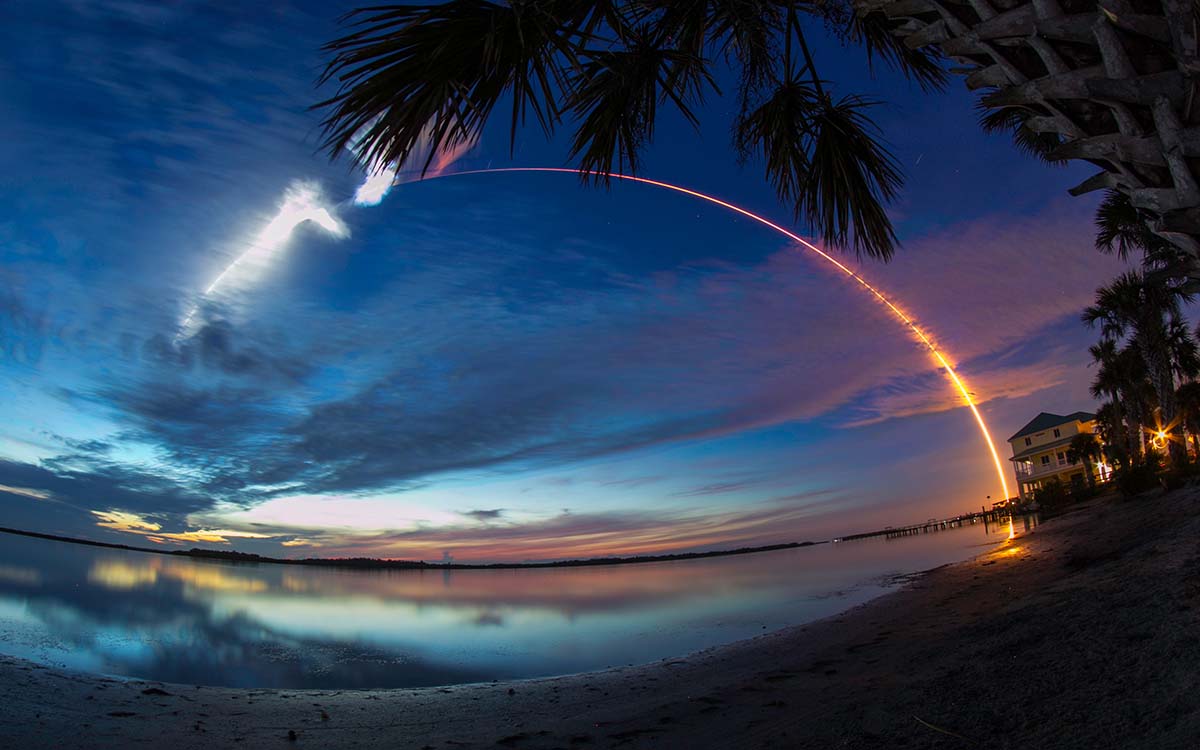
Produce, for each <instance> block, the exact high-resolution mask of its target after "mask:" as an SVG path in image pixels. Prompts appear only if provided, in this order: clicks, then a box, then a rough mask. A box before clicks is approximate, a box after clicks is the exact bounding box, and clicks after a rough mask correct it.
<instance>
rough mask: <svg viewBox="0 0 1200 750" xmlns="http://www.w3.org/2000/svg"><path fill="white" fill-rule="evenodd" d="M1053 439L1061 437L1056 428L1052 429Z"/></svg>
mask: <svg viewBox="0 0 1200 750" xmlns="http://www.w3.org/2000/svg"><path fill="white" fill-rule="evenodd" d="M1054 437H1056V438H1060V437H1062V433H1061V432H1059V430H1058V428H1057V427H1055V428H1054Z"/></svg>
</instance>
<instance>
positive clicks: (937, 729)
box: [913, 716, 979, 745]
mask: <svg viewBox="0 0 1200 750" xmlns="http://www.w3.org/2000/svg"><path fill="white" fill-rule="evenodd" d="M913 719H915V720H916V722H917V723H918V724H920V725H922V726H924V727H928V728H929V729H932V730H933V731H935V732H941V733H942V734H945V735H949V736H951V737H955V738H957V739H960V740H962V741H963V742H968V743H970V744H972V745H978V744H979V743H978V742H976V741H975V740H973V739H971V738H970V737H963V736H962V735H961V734H959V733H958V732H951V731H950V730H949V729H943V728H942V727H939V726H936V725H934V724H930V723H929V722H928V721H925V720H924V719H922V718H921V717H920V716H914V717H913Z"/></svg>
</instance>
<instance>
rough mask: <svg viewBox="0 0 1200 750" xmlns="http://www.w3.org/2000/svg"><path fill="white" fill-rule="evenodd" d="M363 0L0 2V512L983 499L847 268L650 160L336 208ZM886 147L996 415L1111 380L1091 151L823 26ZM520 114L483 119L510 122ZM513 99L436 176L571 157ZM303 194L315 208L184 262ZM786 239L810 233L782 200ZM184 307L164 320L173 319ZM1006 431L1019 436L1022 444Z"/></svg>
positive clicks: (944, 410) (905, 513) (314, 550)
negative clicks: (1081, 160)
mask: <svg viewBox="0 0 1200 750" xmlns="http://www.w3.org/2000/svg"><path fill="white" fill-rule="evenodd" d="M349 7H350V6H349V5H346V6H345V7H340V6H337V5H336V4H329V3H308V4H306V3H266V4H260V5H259V6H256V7H246V8H240V9H234V8H232V7H228V6H226V5H225V4H212V3H198V2H180V3H172V4H170V5H163V4H158V3H139V2H132V1H131V2H123V3H115V4H114V3H98V2H89V1H86V0H75V1H74V2H66V3H57V4H55V3H49V4H48V3H33V2H24V1H20V0H19V1H18V2H17V3H15V4H14V5H12V6H10V7H9V13H8V15H9V16H10V22H9V23H7V24H5V25H4V26H3V28H0V44H3V46H4V48H5V49H6V50H7V53H6V55H5V57H4V59H3V60H0V96H2V97H3V100H4V101H5V103H6V106H5V107H4V109H3V110H2V111H0V136H2V137H0V205H4V206H5V207H6V208H5V211H4V212H2V213H0V253H2V258H3V262H2V264H0V404H3V413H4V415H5V418H4V419H3V420H0V525H4V526H10V527H20V528H27V529H33V530H37V531H43V532H51V533H62V534H70V535H81V536H87V537H90V538H96V539H104V540H109V541H112V540H120V541H123V542H127V543H130V542H132V543H145V541H146V540H147V539H149V540H150V541H152V542H158V543H162V544H167V545H183V546H196V545H201V546H218V547H220V546H233V547H234V548H237V549H244V550H248V551H255V552H260V553H264V554H272V555H345V554H370V555H382V556H389V557H409V558H424V559H434V558H438V557H441V554H442V553H443V552H445V551H449V552H450V553H451V554H453V555H454V556H455V557H456V558H457V559H477V560H495V559H544V558H554V557H568V556H584V555H594V554H613V553H630V552H645V551H651V550H668V549H680V550H683V549H688V550H690V549H709V548H717V547H726V546H738V545H743V544H766V543H774V542H780V541H793V540H802V539H810V538H824V537H827V536H829V535H836V534H840V533H846V532H850V531H855V530H861V529H866V528H872V527H877V526H881V525H886V524H892V523H901V522H904V521H906V520H916V519H924V518H927V517H930V516H939V515H948V514H953V513H957V512H961V511H964V510H969V509H972V508H977V507H978V506H979V505H980V504H981V503H982V502H983V501H984V498H985V496H987V495H997V494H998V491H997V487H996V479H995V475H994V471H993V469H992V467H991V464H990V462H989V460H988V456H987V454H986V449H985V447H984V444H983V442H982V440H981V438H980V437H979V434H978V432H977V431H976V430H975V428H974V426H973V422H972V419H971V417H970V414H969V412H967V411H966V410H965V409H963V408H961V406H960V404H959V403H958V401H957V400H956V398H955V394H954V393H953V392H952V391H951V390H950V389H949V387H948V385H947V383H946V381H945V379H944V378H943V376H942V375H941V374H940V373H939V372H938V371H937V370H936V369H935V367H934V365H933V363H932V361H931V360H930V358H929V356H928V354H927V353H926V352H924V351H923V350H922V349H921V348H920V347H919V346H917V345H916V344H914V342H913V341H912V340H911V339H910V338H909V337H907V336H906V335H905V333H904V331H903V330H902V329H901V328H900V327H899V326H898V325H897V323H896V321H895V320H894V319H893V318H891V317H889V316H888V315H887V314H886V313H885V312H884V311H882V310H881V309H880V308H879V306H878V305H876V304H874V303H873V302H872V301H871V300H870V299H869V298H867V297H866V296H865V295H864V294H863V293H862V292H861V291H860V290H858V289H856V288H855V287H854V285H853V284H852V283H850V282H848V281H847V280H846V279H845V277H842V276H839V274H837V273H835V272H831V270H830V268H829V266H828V265H827V264H824V263H822V262H820V261H818V260H817V259H815V258H814V256H812V255H811V254H806V253H803V252H799V251H798V250H797V249H796V248H795V247H792V246H791V245H790V244H789V243H788V242H787V241H785V240H784V239H782V238H781V237H779V236H778V235H775V234H773V233H772V232H770V231H768V230H766V229H764V228H762V227H759V226H756V225H754V224H753V223H752V222H750V221H748V220H746V219H744V218H740V217H737V216H734V215H732V214H730V213H728V212H726V211H724V210H722V209H720V208H718V207H715V206H710V205H705V204H702V203H700V202H697V201H696V200H694V199H690V198H687V197H684V196H680V195H674V194H670V193H667V192H665V191H661V190H656V189H654V188H651V187H646V186H638V185H614V186H612V187H611V188H610V189H607V190H605V189H589V188H584V187H582V186H580V185H579V183H578V182H577V181H576V180H574V179H573V178H572V177H569V176H563V175H545V174H537V175H534V174H521V175H513V174H505V175H496V174H493V175H478V176H457V177H452V178H447V179H439V180H436V181H429V182H425V183H419V184H412V183H410V184H405V185H401V186H398V187H397V188H395V189H394V190H393V191H392V192H391V194H390V195H389V196H388V197H387V198H386V200H385V201H384V202H383V203H382V204H381V205H379V206H376V207H369V208H368V207H356V206H353V205H350V204H349V203H348V199H349V197H350V196H351V195H353V193H354V190H355V188H356V187H357V185H358V184H359V183H360V182H361V180H362V178H363V175H362V174H361V172H359V171H357V170H355V169H354V168H352V166H351V165H350V163H349V161H348V160H347V159H339V160H337V161H333V162H331V161H330V160H329V158H328V157H327V156H326V155H325V154H322V153H320V152H319V149H318V140H319V127H318V122H319V114H318V113H314V112H311V111H309V109H308V108H309V106H310V105H311V104H313V103H314V102H316V101H318V99H319V98H320V96H321V94H322V93H324V92H321V91H318V90H317V89H316V88H315V87H314V81H315V79H316V77H317V74H318V73H319V70H320V66H321V57H320V55H319V52H318V47H319V46H320V44H321V43H323V42H324V41H327V40H328V39H330V38H332V37H333V36H335V35H336V34H337V30H338V27H337V23H336V19H337V17H338V16H339V15H340V14H341V13H342V12H343V11H344V10H346V9H348V8H349ZM816 52H817V53H818V55H819V58H818V59H819V60H820V61H821V66H822V71H823V73H824V74H825V76H826V77H828V78H832V79H834V80H835V81H837V84H838V86H839V90H844V91H855V92H859V93H865V94H869V95H873V96H875V97H877V98H880V99H883V100H886V101H887V102H889V103H888V104H887V105H886V106H881V108H880V109H879V116H878V120H879V122H880V124H881V126H882V127H883V129H884V131H885V133H886V136H887V139H888V141H889V143H890V144H891V146H892V148H893V150H894V152H895V154H896V156H897V158H898V159H899V161H900V162H901V164H902V165H903V166H904V168H905V170H906V173H907V180H908V181H907V186H906V188H905V191H904V194H903V197H902V199H901V200H900V201H899V202H898V203H897V204H896V205H895V206H894V207H893V217H894V219H895V221H896V225H897V229H898V231H899V234H900V236H901V240H902V242H903V247H902V249H901V250H900V251H899V253H898V254H897V257H896V259H895V260H894V261H893V262H891V263H890V264H887V265H883V264H879V263H873V262H867V263H864V264H861V266H860V264H858V263H857V262H855V261H854V259H853V257H848V258H847V260H848V261H849V262H851V263H852V265H854V266H855V267H856V268H860V270H861V271H862V273H863V275H864V276H865V277H866V278H868V279H869V280H871V281H872V282H873V283H877V284H878V285H879V286H880V287H881V288H882V289H884V290H885V291H886V292H887V293H888V294H890V295H892V296H893V297H894V298H895V299H897V300H899V301H900V302H901V303H902V304H903V305H904V306H905V308H906V309H907V310H909V311H910V312H911V313H912V314H914V315H915V316H916V317H917V318H918V319H919V321H920V322H921V324H922V325H924V326H925V327H926V328H927V329H929V330H930V331H931V332H932V333H933V334H934V335H935V337H936V339H937V341H938V343H939V345H940V346H941V347H942V348H943V349H944V350H945V351H946V352H947V353H948V354H949V355H950V357H951V358H952V359H953V361H954V362H955V363H956V364H957V365H958V366H959V368H960V371H961V373H962V374H963V375H964V376H965V377H966V378H967V380H968V383H969V385H970V386H971V388H972V390H973V391H974V392H975V394H976V396H977V398H978V399H979V400H980V402H981V403H982V407H981V408H982V411H983V413H984V415H985V416H986V418H987V419H988V420H989V422H990V424H991V426H992V428H993V434H994V435H995V437H996V438H997V439H998V440H1003V438H1005V437H1007V436H1008V435H1009V434H1011V433H1012V432H1014V431H1015V430H1016V429H1018V428H1019V427H1020V426H1021V425H1022V424H1023V423H1024V422H1025V421H1027V420H1028V419H1030V418H1031V417H1032V416H1034V415H1035V414H1036V413H1037V412H1038V411H1042V410H1046V411H1058V412H1060V413H1067V412H1070V411H1074V410H1077V409H1087V408H1090V407H1091V406H1092V404H1091V403H1090V401H1089V399H1088V397H1087V393H1086V383H1087V381H1088V378H1089V376H1090V372H1089V370H1088V368H1087V354H1086V344H1087V343H1088V342H1089V340H1090V339H1091V338H1092V334H1090V333H1089V332H1088V331H1087V330H1086V329H1084V328H1083V327H1082V326H1081V325H1080V324H1079V323H1078V312H1079V310H1080V309H1081V308H1082V307H1083V306H1084V305H1085V304H1086V303H1087V302H1088V300H1089V298H1090V296H1091V292H1092V290H1093V289H1094V288H1095V287H1096V286H1098V285H1099V284H1101V283H1104V282H1105V281H1106V280H1107V279H1109V278H1111V277H1112V276H1113V275H1115V273H1117V272H1118V270H1119V267H1118V264H1117V263H1116V261H1114V260H1113V259H1111V258H1106V257H1104V256H1101V255H1099V254H1097V253H1096V252H1095V251H1094V250H1092V249H1091V240H1090V238H1091V228H1090V224H1091V221H1090V216H1091V211H1092V209H1093V207H1094V199H1092V198H1082V199H1070V198H1068V197H1067V196H1066V195H1065V190H1066V188H1067V187H1069V186H1071V185H1073V184H1075V183H1077V182H1079V181H1081V180H1082V179H1083V178H1085V177H1086V176H1088V174H1089V171H1088V169H1087V168H1085V167H1081V166H1078V165H1076V166H1070V167H1065V168H1050V167H1046V166H1044V165H1042V164H1039V163H1037V162H1035V161H1033V160H1032V159H1030V158H1028V157H1026V156H1024V155H1022V154H1020V153H1018V152H1017V151H1016V150H1015V149H1014V148H1013V147H1012V146H1011V144H1010V143H1009V142H1008V141H1007V139H1005V138H1001V137H990V136H986V135H984V134H983V133H982V132H981V131H980V130H979V128H978V127H977V126H976V124H975V118H976V114H975V111H974V108H973V102H972V97H971V96H970V95H969V94H968V93H967V92H966V91H965V88H964V87H963V86H962V85H961V82H960V81H957V80H956V81H954V82H953V84H952V85H951V87H950V89H949V90H948V91H947V92H946V93H945V94H938V95H925V94H922V93H920V92H919V91H916V90H915V89H911V88H909V87H908V86H907V84H906V83H905V82H904V81H903V79H902V78H900V77H898V76H895V75H891V74H888V73H886V71H879V70H877V71H876V74H877V75H876V77H875V78H872V77H871V75H870V73H869V71H868V70H867V69H866V67H865V65H864V64H863V63H862V58H861V55H860V53H859V52H858V51H857V50H854V49H846V48H843V47H842V46H841V45H840V44H839V43H838V42H837V41H836V40H824V41H823V42H822V43H821V44H820V45H819V49H817V50H816ZM731 106H732V103H731V102H730V101H728V100H726V99H722V98H719V97H718V98H714V99H711V100H710V101H708V102H707V103H706V106H705V107H704V109H703V111H702V112H701V115H702V116H701V120H702V122H701V129H700V132H699V133H697V132H695V131H693V130H692V129H691V128H690V127H688V126H685V125H684V124H683V123H682V122H681V121H679V119H678V118H676V117H674V116H672V115H667V116H666V117H665V118H664V120H663V121H662V122H661V123H660V124H659V127H658V131H657V137H656V139H655V142H654V143H653V144H652V146H651V148H650V149H649V151H648V153H647V156H646V162H645V169H644V174H645V175H646V176H650V177H654V178H656V179H661V180H666V181H669V182H673V183H677V184H682V185H686V186H688V187H691V188H694V189H697V190H701V191H705V192H709V193H712V194H715V195H718V196H720V197H722V198H725V199H727V200H731V201H733V202H736V203H738V204H740V205H744V206H746V207H747V208H749V209H751V210H754V211H757V212H761V213H763V214H765V215H768V216H770V217H773V218H775V219H776V220H780V221H782V222H783V223H787V219H788V214H787V211H786V209H784V208H783V207H781V206H779V205H778V204H777V201H776V200H775V198H774V196H773V193H772V191H771V190H770V188H769V187H768V186H767V185H766V184H765V182H764V181H763V179H762V175H761V166H760V165H757V164H753V163H751V164H748V165H745V166H739V165H738V164H737V163H736V159H735V157H734V154H733V152H732V150H731V149H730V147H729V144H728V133H729V118H730V115H731ZM499 124H500V125H501V126H503V125H504V124H503V123H499ZM504 131H505V128H504V127H500V128H497V129H496V132H494V133H493V132H488V133H486V134H485V136H484V138H483V139H482V141H481V142H480V144H479V145H478V146H477V147H476V148H475V149H474V150H473V151H472V152H471V153H469V154H468V155H467V156H465V157H464V158H462V159H461V160H460V161H459V162H458V164H457V165H456V168H461V169H471V168H483V167H489V166H493V167H494V166H507V165H525V166H531V165H537V166H563V165H565V164H566V163H565V161H564V160H565V154H566V152H567V149H566V148H565V145H564V143H563V141H564V140H565V138H564V137H560V138H558V139H554V140H551V141H547V140H546V139H545V138H543V137H542V135H541V134H540V131H537V130H536V129H534V128H530V129H528V130H527V131H524V132H522V133H520V134H519V136H518V139H517V143H516V147H515V149H514V151H513V153H512V154H511V155H510V152H509V147H508V142H507V137H506V136H507V134H506V132H504ZM298 181H305V183H306V184H308V185H310V186H313V188H314V189H319V190H320V191H321V193H322V194H323V195H324V196H325V198H326V200H327V202H328V203H329V205H330V206H333V207H335V213H336V214H337V217H338V218H339V219H340V220H341V221H342V222H344V224H345V227H346V229H347V230H348V234H349V236H348V237H344V238H337V237H333V236H331V235H329V234H328V233H326V232H323V231H322V230H320V229H318V228H316V227H315V226H313V225H312V224H311V223H310V224H304V225H301V226H300V227H299V228H298V229H297V230H296V232H295V233H294V235H293V237H292V239H291V241H290V242H289V243H288V244H287V245H286V247H284V248H283V249H282V250H281V251H280V253H279V255H278V256H276V257H275V258H274V259H273V261H272V262H271V263H270V264H268V265H266V266H264V267H262V268H258V269H257V270H256V272H255V273H253V274H246V275H243V276H240V277H239V278H238V279H236V283H230V284H228V285H226V286H225V287H223V288H222V289H221V290H220V293H218V294H213V295H208V296H204V295H202V292H203V290H204V289H205V287H207V286H208V285H209V283H210V282H211V281H212V280H213V279H214V278H215V277H216V276H217V275H218V274H219V273H220V272H221V270H222V269H223V268H224V267H226V266H227V265H228V264H229V263H230V261H231V260H232V259H234V258H236V257H237V256H238V255H240V254H241V253H242V252H243V251H244V250H245V249H246V248H247V247H248V246H249V245H250V244H252V241H253V239H254V237H255V236H256V235H257V234H258V233H259V232H261V231H262V227H263V226H264V224H266V222H268V221H269V220H270V218H271V217H272V215H273V214H275V212H276V211H277V210H278V208H279V205H280V202H281V200H282V199H283V197H284V195H285V193H286V192H287V191H288V189H289V187H292V186H294V185H295V184H297V182H298ZM799 229H800V230H803V227H800V228H799ZM192 309H197V313H196V315H195V317H194V319H193V323H192V324H190V325H189V326H188V327H187V329H186V330H184V331H183V333H181V332H180V331H181V328H180V323H181V321H182V320H183V319H184V318H186V316H187V315H188V314H189V311H191V310H192ZM1004 448H1005V446H1003V445H1001V449H1002V450H1004Z"/></svg>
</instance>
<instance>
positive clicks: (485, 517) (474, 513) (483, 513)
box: [463, 508, 504, 521]
mask: <svg viewBox="0 0 1200 750" xmlns="http://www.w3.org/2000/svg"><path fill="white" fill-rule="evenodd" d="M463 515H464V516H467V517H468V518H474V519H475V520H476V521H495V520H497V519H498V518H500V516H502V515H504V509H503V508H492V509H491V510H468V511H467V512H465V513H463Z"/></svg>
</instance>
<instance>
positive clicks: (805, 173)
mask: <svg viewBox="0 0 1200 750" xmlns="http://www.w3.org/2000/svg"><path fill="white" fill-rule="evenodd" d="M820 107H821V104H820V100H819V99H818V98H817V93H816V91H815V90H814V89H813V88H812V86H810V85H808V84H806V83H802V82H799V81H788V82H785V83H783V84H782V85H780V86H778V87H777V88H776V89H775V90H774V91H773V92H772V94H771V96H770V97H768V98H767V99H765V100H764V101H762V102H761V103H759V105H758V106H757V107H755V108H754V109H753V110H751V111H749V112H747V113H746V114H744V115H743V116H742V117H741V118H740V119H739V120H738V122H737V124H736V126H735V130H734V146H735V148H736V149H737V152H738V158H739V159H740V160H741V161H742V162H743V163H745V162H746V161H748V160H749V159H750V158H751V157H752V156H753V155H755V154H758V155H761V156H762V157H763V161H764V162H765V165H766V173H767V179H768V180H770V182H771V184H772V186H774V188H775V192H776V194H777V195H778V196H779V198H780V199H781V200H783V201H785V202H787V203H791V204H792V205H794V206H798V205H799V201H800V194H801V190H802V188H803V186H804V184H805V183H806V182H808V180H809V173H810V172H811V170H812V164H811V162H810V161H809V154H808V145H809V144H808V141H809V126H808V123H809V121H810V120H812V118H813V117H814V116H815V115H816V113H817V111H818V110H819V109H820Z"/></svg>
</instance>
